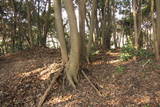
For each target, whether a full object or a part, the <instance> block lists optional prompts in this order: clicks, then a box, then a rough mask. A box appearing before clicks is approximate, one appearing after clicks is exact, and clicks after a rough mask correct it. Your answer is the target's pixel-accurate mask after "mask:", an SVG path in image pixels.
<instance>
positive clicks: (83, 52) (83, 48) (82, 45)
mask: <svg viewBox="0 0 160 107" xmlns="http://www.w3.org/2000/svg"><path fill="white" fill-rule="evenodd" d="M85 3H86V0H79V2H78V6H79V34H80V37H81V43H80V50H81V59H82V61H84V60H85V55H86V45H85V17H86V6H85Z"/></svg>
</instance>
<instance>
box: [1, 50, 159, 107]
mask: <svg viewBox="0 0 160 107" xmlns="http://www.w3.org/2000/svg"><path fill="white" fill-rule="evenodd" d="M119 55H120V52H119V51H109V52H101V53H99V54H97V55H95V56H94V57H93V58H92V63H91V64H86V65H85V66H84V67H85V68H86V69H88V72H87V71H86V74H87V76H88V78H89V79H90V80H91V81H92V82H93V83H94V85H95V86H96V87H97V89H98V90H99V91H100V92H101V94H102V96H99V95H98V94H97V93H96V91H95V90H94V89H93V88H92V87H91V85H90V83H89V82H88V81H87V80H86V79H85V78H84V77H81V79H80V81H79V84H78V86H77V89H76V90H73V89H71V88H69V87H64V88H63V87H62V85H60V84H58V83H55V84H54V86H53V87H52V89H51V91H50V93H49V95H48V97H47V99H46V101H45V103H44V104H43V107H102V106H104V107H160V62H156V61H153V60H149V59H146V60H140V61H135V60H129V61H120V59H119ZM60 66H61V59H60V53H59V51H58V50H53V49H48V48H35V49H32V50H25V51H21V52H18V53H14V54H8V55H5V56H1V57H0V107H36V105H37V103H38V102H39V99H40V97H41V96H42V95H43V93H44V91H45V90H46V88H47V87H48V85H49V75H50V74H51V73H53V72H56V71H57V70H58V69H59V68H60Z"/></svg>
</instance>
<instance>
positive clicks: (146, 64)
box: [142, 59, 151, 68]
mask: <svg viewBox="0 0 160 107" xmlns="http://www.w3.org/2000/svg"><path fill="white" fill-rule="evenodd" d="M150 61H151V60H150V59H148V60H147V62H146V63H144V64H143V65H142V67H143V68H144V67H145V65H147V64H148V63H149V62H150Z"/></svg>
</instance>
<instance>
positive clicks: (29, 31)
mask: <svg viewBox="0 0 160 107" xmlns="http://www.w3.org/2000/svg"><path fill="white" fill-rule="evenodd" d="M26 2H27V20H28V37H29V45H30V47H32V46H33V36H32V24H31V10H30V1H28V0H26Z"/></svg>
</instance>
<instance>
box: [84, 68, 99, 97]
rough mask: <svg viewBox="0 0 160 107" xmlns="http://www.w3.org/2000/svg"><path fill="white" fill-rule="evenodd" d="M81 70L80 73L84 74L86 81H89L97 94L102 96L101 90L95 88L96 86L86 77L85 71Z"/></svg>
mask: <svg viewBox="0 0 160 107" xmlns="http://www.w3.org/2000/svg"><path fill="white" fill-rule="evenodd" d="M81 71H82V74H83V75H84V77H85V78H86V79H87V80H88V82H89V83H90V85H91V86H92V87H93V89H95V91H96V92H97V94H98V95H99V96H102V94H101V92H100V91H99V90H98V89H97V88H96V86H95V85H94V84H93V83H92V82H91V81H90V79H89V78H88V76H87V75H86V74H85V72H84V71H83V70H81Z"/></svg>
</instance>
